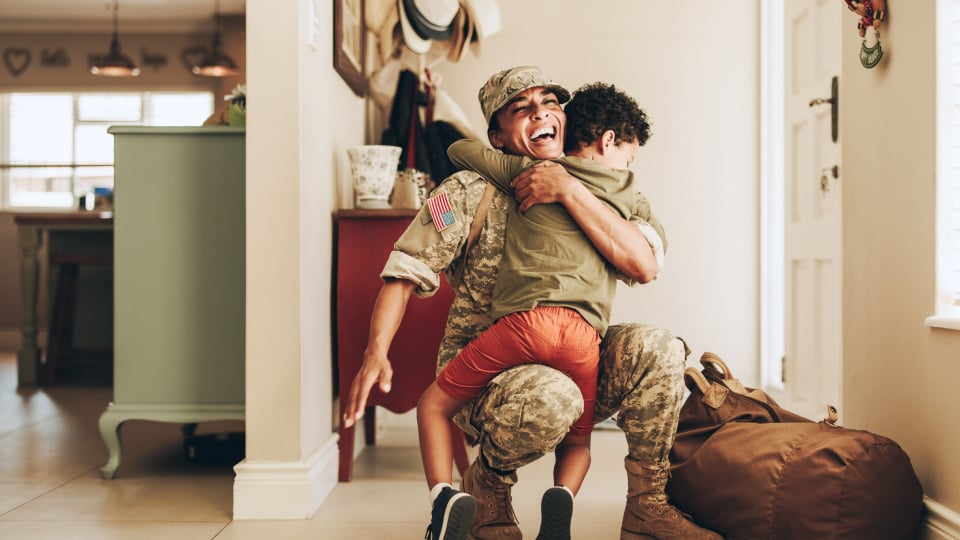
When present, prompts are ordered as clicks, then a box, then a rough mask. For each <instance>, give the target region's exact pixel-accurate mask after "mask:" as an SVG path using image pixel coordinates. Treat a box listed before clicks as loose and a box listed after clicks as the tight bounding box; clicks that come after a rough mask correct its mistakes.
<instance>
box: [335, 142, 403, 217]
mask: <svg viewBox="0 0 960 540" xmlns="http://www.w3.org/2000/svg"><path fill="white" fill-rule="evenodd" d="M402 150H403V149H402V148H400V147H399V146H385V145H376V144H368V145H364V146H357V147H354V148H349V149H347V156H348V157H349V158H350V172H351V173H352V174H353V191H354V194H355V195H356V201H357V208H390V202H389V200H390V191H392V190H393V184H394V182H395V181H396V178H397V166H398V165H399V163H400V152H401V151H402Z"/></svg>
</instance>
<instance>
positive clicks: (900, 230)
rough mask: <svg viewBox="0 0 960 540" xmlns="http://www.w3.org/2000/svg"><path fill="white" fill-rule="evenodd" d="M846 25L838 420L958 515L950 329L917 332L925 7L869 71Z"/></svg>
mask: <svg viewBox="0 0 960 540" xmlns="http://www.w3.org/2000/svg"><path fill="white" fill-rule="evenodd" d="M895 7H896V6H895ZM844 22H845V25H846V26H845V27H844V30H845V33H844V35H843V48H844V51H846V52H847V53H846V54H845V55H844V59H843V75H842V76H841V79H840V136H841V138H842V140H843V157H842V163H843V165H842V174H841V180H840V181H841V182H843V199H844V202H843V212H844V217H843V219H844V230H843V264H844V276H843V280H844V294H843V326H844V327H843V333H844V344H843V361H844V370H843V371H844V375H843V396H844V409H845V410H844V417H845V422H846V423H847V424H848V425H850V426H854V427H858V428H863V429H869V430H872V431H875V432H878V433H882V434H884V435H887V436H889V437H891V438H893V439H894V440H896V441H897V442H899V443H900V444H901V445H902V446H903V447H904V449H905V450H906V452H907V454H909V455H910V457H911V459H912V461H913V464H914V467H915V468H916V470H917V473H918V475H919V476H920V480H921V483H922V484H923V487H924V491H925V493H926V495H927V496H929V497H931V498H933V499H935V500H936V501H938V502H939V503H941V504H943V505H945V506H947V507H948V508H951V509H954V511H957V510H958V509H960V462H958V461H957V459H956V449H957V448H958V447H960V428H957V423H956V421H955V418H954V417H955V415H956V412H957V411H960V393H958V392H957V391H956V388H955V386H956V384H955V383H956V381H957V380H958V379H960V332H958V331H956V330H943V329H932V328H928V327H926V326H924V318H925V317H927V316H929V315H931V314H932V313H933V302H934V286H935V281H934V280H935V268H934V261H935V245H934V244H935V228H934V224H935V221H934V219H935V214H934V209H935V200H936V199H935V196H936V183H935V182H936V180H935V178H936V176H935V175H936V168H935V155H936V154H935V150H936V146H935V145H936V139H935V134H936V111H935V108H934V107H935V99H936V72H935V69H936V33H935V32H934V31H933V29H934V28H936V17H935V3H934V2H916V3H910V4H909V6H907V5H906V4H904V5H900V6H899V9H896V11H893V10H891V11H890V18H889V20H888V21H887V23H886V24H885V26H884V28H883V32H882V35H881V43H882V45H883V47H884V51H885V54H886V56H885V58H884V59H883V61H882V62H881V63H880V65H879V66H878V67H877V68H875V69H873V70H865V69H863V68H862V67H861V66H860V64H859V60H858V57H857V51H858V50H859V46H860V40H859V37H858V36H857V35H856V31H855V30H854V29H853V28H852V26H853V25H854V21H852V20H846V21H844Z"/></svg>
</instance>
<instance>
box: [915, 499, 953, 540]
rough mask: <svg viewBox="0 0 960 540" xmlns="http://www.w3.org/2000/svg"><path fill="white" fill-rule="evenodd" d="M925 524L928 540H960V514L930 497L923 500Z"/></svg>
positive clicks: (925, 533) (925, 535) (925, 536)
mask: <svg viewBox="0 0 960 540" xmlns="http://www.w3.org/2000/svg"><path fill="white" fill-rule="evenodd" d="M923 523H924V534H923V538H924V539H926V540H958V539H960V514H958V513H956V512H954V511H953V510H951V509H949V508H947V507H946V506H944V505H942V504H940V503H938V502H937V501H935V500H933V499H931V498H930V497H924V498H923Z"/></svg>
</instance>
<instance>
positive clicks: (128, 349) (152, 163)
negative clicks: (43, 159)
mask: <svg viewBox="0 0 960 540" xmlns="http://www.w3.org/2000/svg"><path fill="white" fill-rule="evenodd" d="M108 131H109V132H110V133H111V134H113V135H114V156H115V161H114V166H115V181H114V375H113V401H112V402H111V403H110V404H109V405H108V406H107V408H106V410H105V411H104V412H103V414H101V415H100V433H101V435H102V436H103V440H104V443H105V444H106V446H107V449H108V451H109V453H110V456H109V459H108V461H107V463H106V465H104V466H103V467H102V468H101V469H100V472H101V475H102V476H103V477H104V478H107V479H110V478H112V477H113V475H114V473H115V472H116V470H117V468H118V467H119V466H120V459H121V455H122V445H121V433H120V429H121V427H122V425H123V423H124V422H126V421H128V420H151V421H159V422H175V423H182V424H184V432H185V433H186V434H189V433H191V432H192V429H193V428H195V427H196V424H197V423H199V422H207V421H214V420H243V418H244V324H245V315H244V313H245V312H244V309H245V294H244V286H245V285H244V281H245V279H244V276H245V264H246V261H245V215H244V212H245V205H244V193H245V188H244V179H245V165H244V156H245V149H244V142H245V136H244V128H240V127H112V128H110V129H109V130H108Z"/></svg>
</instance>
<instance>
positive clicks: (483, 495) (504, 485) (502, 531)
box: [460, 456, 521, 540]
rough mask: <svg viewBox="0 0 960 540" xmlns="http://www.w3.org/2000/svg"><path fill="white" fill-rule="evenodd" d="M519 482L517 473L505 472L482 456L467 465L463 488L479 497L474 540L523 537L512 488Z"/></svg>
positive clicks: (474, 524)
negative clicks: (487, 462) (515, 512)
mask: <svg viewBox="0 0 960 540" xmlns="http://www.w3.org/2000/svg"><path fill="white" fill-rule="evenodd" d="M516 482H517V473H515V472H511V473H510V474H508V475H506V476H501V475H500V474H497V473H496V472H494V471H492V470H490V468H488V467H487V466H486V465H485V464H484V463H483V457H481V456H478V457H477V459H476V460H474V462H473V463H471V464H470V466H469V467H467V470H466V471H464V473H463V481H462V482H461V483H460V489H461V490H462V491H463V492H464V493H469V494H470V495H473V498H474V499H476V500H477V514H476V518H475V520H474V522H473V527H472V528H471V529H470V540H520V538H521V534H520V527H519V526H518V525H517V516H516V514H514V513H513V499H512V497H511V495H510V488H512V487H513V484H515V483H516Z"/></svg>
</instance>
